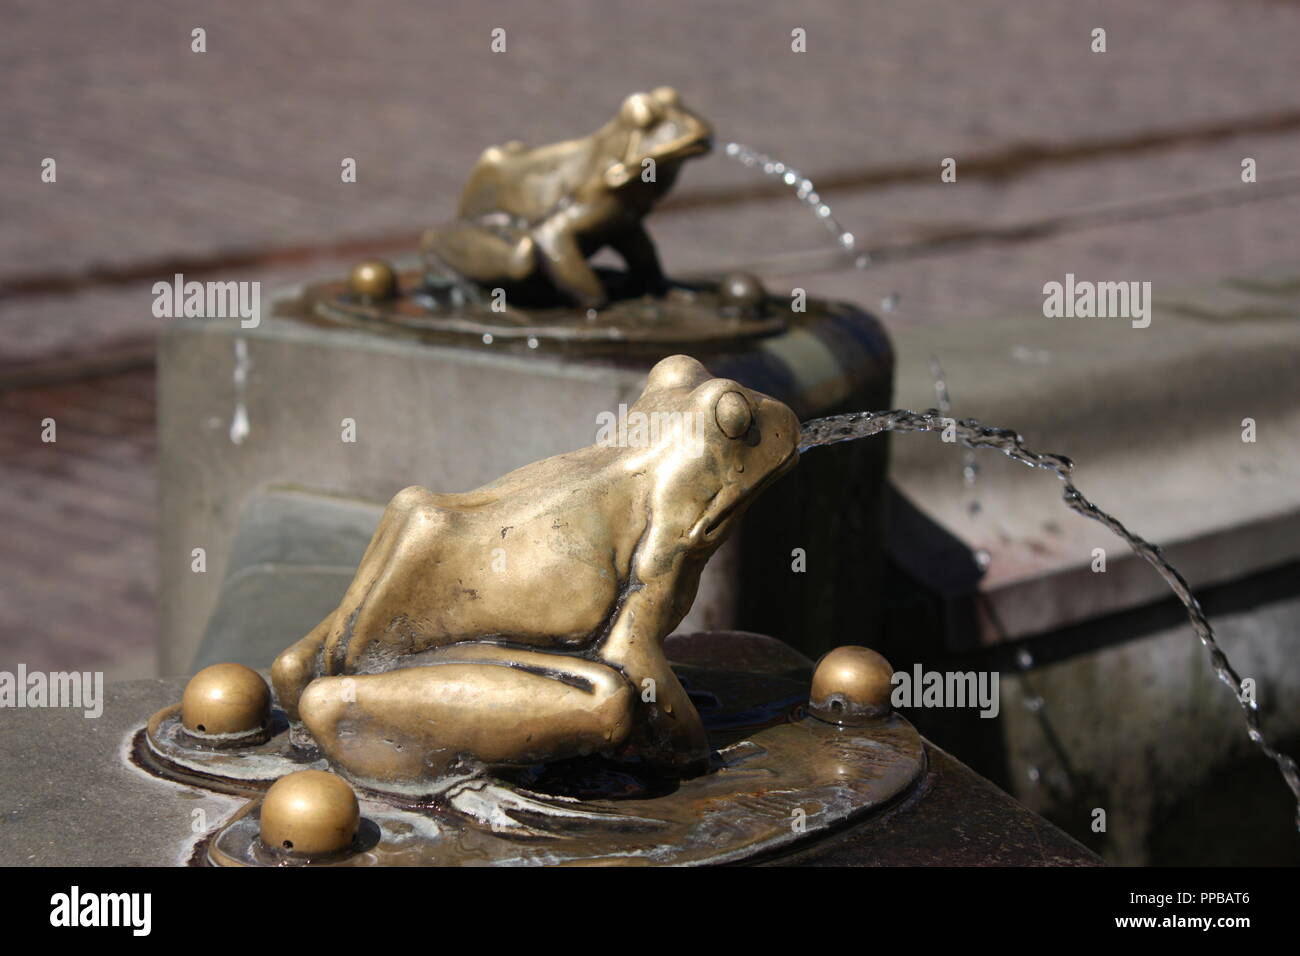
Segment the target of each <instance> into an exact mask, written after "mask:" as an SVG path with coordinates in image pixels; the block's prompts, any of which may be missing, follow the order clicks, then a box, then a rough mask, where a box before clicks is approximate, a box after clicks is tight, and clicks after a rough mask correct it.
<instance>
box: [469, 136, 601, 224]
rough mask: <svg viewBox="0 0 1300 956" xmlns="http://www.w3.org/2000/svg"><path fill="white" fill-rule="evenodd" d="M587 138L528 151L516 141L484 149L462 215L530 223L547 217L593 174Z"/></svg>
mask: <svg viewBox="0 0 1300 956" xmlns="http://www.w3.org/2000/svg"><path fill="white" fill-rule="evenodd" d="M590 165H591V154H590V147H589V141H588V140H586V139H574V140H567V141H565V142H562V143H552V144H550V145H548V146H539V147H537V148H535V149H529V148H528V147H526V146H524V144H523V143H520V142H518V141H517V140H516V141H512V142H509V143H506V144H505V145H503V146H492V147H489V148H488V149H486V150H484V152H483V154H482V155H481V156H480V157H479V159H478V162H477V163H475V164H474V169H473V170H472V171H471V172H470V177H469V182H467V183H466V184H465V190H464V192H463V193H462V194H461V200H460V216H461V218H464V219H474V218H479V217H482V216H488V215H492V214H494V213H506V214H507V215H509V216H511V217H512V218H515V219H521V220H523V221H524V222H526V223H528V224H532V223H535V222H537V221H539V220H540V219H542V218H544V217H545V216H546V215H547V214H549V213H550V212H551V211H552V210H554V209H555V208H556V207H557V206H559V204H560V202H561V200H562V199H563V198H564V197H565V196H569V195H572V193H573V192H574V190H575V189H576V188H577V187H578V186H579V185H580V184H581V183H582V181H583V180H584V178H585V177H586V176H587V174H588V172H589V167H590Z"/></svg>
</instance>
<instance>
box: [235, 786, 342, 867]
mask: <svg viewBox="0 0 1300 956" xmlns="http://www.w3.org/2000/svg"><path fill="white" fill-rule="evenodd" d="M260 822H261V834H260V835H261V839H262V842H263V844H265V845H266V846H267V847H270V848H273V849H275V850H278V851H281V852H284V853H292V854H294V855H295V856H304V857H319V856H328V855H329V854H332V853H339V852H342V851H343V850H346V849H348V847H350V846H351V845H352V840H353V837H355V836H356V833H357V826H358V824H359V823H360V822H361V808H360V806H359V805H358V804H357V795H356V794H355V793H353V792H352V788H351V787H349V786H348V785H347V783H346V782H345V781H344V780H342V779H340V778H339V777H338V776H336V775H335V774H332V773H326V772H325V771H323V770H299V771H298V772H296V773H290V774H286V775H285V776H283V777H281V778H280V779H279V780H277V781H276V782H275V783H274V784H272V785H271V789H270V790H268V791H267V792H266V796H265V797H264V798H263V800H262V807H261V821H260Z"/></svg>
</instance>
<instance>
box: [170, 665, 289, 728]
mask: <svg viewBox="0 0 1300 956" xmlns="http://www.w3.org/2000/svg"><path fill="white" fill-rule="evenodd" d="M270 716H271V691H270V689H269V688H268V687H267V686H266V681H265V680H263V679H262V675H261V674H259V673H257V671H255V670H253V669H252V668H251V667H245V666H244V665H243V664H213V665H212V666H211V667H205V668H204V669H203V670H201V671H199V672H198V673H197V674H195V675H194V676H193V677H192V678H190V682H189V683H188V684H186V685H185V694H184V695H183V697H182V698H181V720H182V723H183V724H184V726H185V730H186V731H187V732H188V733H190V734H192V735H195V736H198V737H201V738H204V739H207V740H208V742H209V743H219V742H220V741H221V740H222V739H223V738H225V739H230V740H232V741H234V740H237V739H240V738H245V737H249V736H255V735H258V734H260V733H262V732H264V731H265V730H266V729H267V724H268V721H269V720H270Z"/></svg>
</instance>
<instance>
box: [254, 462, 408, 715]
mask: <svg viewBox="0 0 1300 956" xmlns="http://www.w3.org/2000/svg"><path fill="white" fill-rule="evenodd" d="M429 497H430V493H429V492H428V491H427V490H426V489H424V488H421V487H419V486H415V485H413V486H411V487H409V488H404V489H403V490H402V491H399V492H398V493H397V494H396V495H395V496H394V497H393V500H392V501H391V502H389V504H388V507H387V508H386V509H384V514H383V516H382V517H381V518H380V519H379V526H378V527H377V528H376V529H375V533H374V536H373V537H372V538H371V539H370V544H369V545H368V546H367V547H366V553H365V554H364V555H363V556H362V558H361V563H360V565H359V566H358V567H357V573H356V575H355V576H354V577H353V579H352V583H351V584H350V585H349V586H348V590H347V592H346V593H345V594H344V596H343V600H342V601H340V602H339V606H338V607H337V608H336V609H335V610H333V611H331V612H330V613H329V614H328V615H327V616H326V617H325V619H324V620H323V621H321V622H320V623H319V624H317V625H316V626H315V627H314V628H313V629H312V630H311V632H310V633H308V634H307V636H306V637H304V638H302V639H301V640H299V641H297V642H295V643H294V644H292V645H290V646H289V647H287V648H286V649H285V650H283V651H281V652H280V655H279V656H278V657H277V658H276V659H275V662H274V663H273V664H272V665H271V684H272V686H273V687H274V688H275V695H276V698H277V699H278V700H279V703H280V706H281V707H282V708H284V711H285V713H286V714H287V715H288V717H289V719H290V720H291V721H295V722H296V721H297V720H298V698H299V697H300V696H301V695H302V692H303V691H304V690H305V689H306V687H307V685H308V684H309V683H311V682H312V681H313V680H315V679H316V678H317V677H320V676H321V675H322V674H328V673H330V672H331V670H333V669H335V668H333V667H332V663H333V657H334V655H335V653H336V652H338V651H346V647H347V639H348V638H349V637H350V636H351V634H352V625H353V624H355V618H356V615H357V612H358V611H359V610H360V608H361V607H362V605H363V604H364V603H365V601H366V599H367V597H368V596H369V595H370V593H371V591H372V590H373V588H374V584H375V581H376V580H377V579H378V578H379V577H380V575H381V573H382V572H383V571H384V570H385V568H386V567H387V566H388V565H389V564H390V559H391V555H392V552H393V550H394V548H395V547H396V545H397V543H398V540H399V538H400V534H401V532H402V530H403V529H404V528H405V526H406V519H407V516H408V515H409V514H410V512H411V511H412V509H414V508H417V507H419V506H421V505H422V504H424V503H425V502H426V501H427V500H428V498H429Z"/></svg>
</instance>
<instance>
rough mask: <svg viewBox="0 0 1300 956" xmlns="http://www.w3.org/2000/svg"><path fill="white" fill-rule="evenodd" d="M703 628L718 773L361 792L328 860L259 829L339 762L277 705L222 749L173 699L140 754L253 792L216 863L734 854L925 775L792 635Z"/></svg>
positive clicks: (186, 776)
mask: <svg viewBox="0 0 1300 956" xmlns="http://www.w3.org/2000/svg"><path fill="white" fill-rule="evenodd" d="M693 637H695V638H705V639H707V640H704V641H700V640H696V641H695V642H694V644H692V645H690V646H689V648H688V649H689V650H690V651H691V652H690V653H681V654H678V655H675V660H676V661H677V664H676V666H675V669H676V670H677V671H678V673H679V674H680V675H681V677H682V678H683V683H684V684H685V685H686V686H687V687H688V690H689V692H690V693H691V695H692V697H693V698H694V699H695V701H696V704H697V707H698V708H699V710H700V713H701V716H702V717H703V718H704V720H705V724H706V727H707V728H708V730H709V734H710V740H711V743H712V744H713V747H714V751H715V752H714V757H713V760H712V763H711V766H710V768H709V771H708V772H707V773H704V774H702V775H700V776H698V777H694V778H691V779H687V780H680V781H678V780H672V781H665V780H662V779H660V780H653V779H646V778H641V777H638V775H637V772H636V769H635V768H634V767H631V766H629V765H627V764H616V763H614V762H613V761H604V760H600V759H598V758H589V759H586V760H578V761H570V762H566V763H565V764H555V765H551V766H549V767H546V768H534V769H531V770H520V771H517V772H513V773H512V774H511V775H509V776H507V775H505V774H500V775H485V774H479V775H467V776H465V777H464V778H461V779H456V780H449V781H445V782H444V783H443V785H442V786H441V787H440V789H439V792H438V793H436V794H430V795H428V796H426V797H422V798H418V799H415V798H412V797H410V796H405V795H397V794H391V793H378V792H374V791H371V790H367V789H364V788H360V787H358V788H357V795H358V799H359V801H360V805H361V815H362V826H361V828H360V831H359V832H358V834H357V840H356V841H355V843H354V845H353V847H352V848H351V850H350V851H349V852H347V853H345V854H341V855H339V856H336V857H334V858H331V859H328V860H317V861H311V862H310V863H303V862H302V861H300V860H298V859H296V858H292V857H288V856H286V855H284V854H281V853H278V852H276V851H275V850H273V849H270V848H268V847H266V846H265V845H264V844H263V843H262V841H261V840H260V838H259V836H258V830H259V812H260V806H261V794H262V793H263V792H264V791H265V790H266V788H267V787H269V786H270V785H271V784H272V783H273V782H274V781H275V780H276V779H278V778H279V777H281V776H283V775H284V774H286V773H291V772H293V771H296V770H303V769H308V768H316V769H325V768H326V767H327V764H326V762H325V761H324V760H323V759H322V758H320V757H319V756H318V755H317V754H316V753H315V752H314V751H311V750H306V751H304V750H301V749H299V748H296V747H294V746H293V745H292V744H290V742H289V739H288V737H289V733H288V730H287V724H286V723H285V722H284V720H283V715H282V714H279V712H278V711H277V712H276V718H277V719H275V720H273V725H272V732H273V736H272V738H271V739H270V740H269V741H267V742H266V743H264V744H260V745H257V746H252V747H248V748H243V749H239V750H211V749H204V748H202V747H201V746H199V745H196V744H195V742H194V741H193V740H192V738H187V737H186V736H185V735H184V733H183V731H182V729H181V728H180V725H179V708H178V707H175V706H173V707H169V708H166V709H164V710H162V711H160V712H159V713H157V714H155V715H154V717H153V718H152V719H151V720H150V721H149V724H148V726H147V727H146V728H144V729H143V730H141V731H140V733H139V734H138V735H137V737H136V741H135V753H134V757H135V760H136V762H137V763H138V764H140V765H141V766H142V767H144V768H145V769H146V770H149V771H150V772H152V773H154V774H157V775H159V776H163V777H166V778H168V779H172V780H177V781H181V782H184V783H186V784H189V785H191V786H197V787H203V788H205V789H209V790H216V791H221V792H226V793H235V794H242V795H247V796H250V797H253V799H252V800H251V802H250V803H249V804H248V805H246V806H245V807H244V808H243V809H241V810H240V811H239V812H238V813H237V814H236V815H235V817H234V818H233V819H231V820H229V821H227V822H225V823H224V824H222V825H221V826H220V828H219V829H218V830H217V832H216V833H215V834H214V835H213V836H211V837H210V838H207V839H204V840H203V841H201V842H200V843H199V844H198V846H197V847H196V849H195V853H194V857H193V862H195V863H197V864H200V865H202V864H208V865H218V866H285V865H295V864H298V865H330V866H340V865H341V866H438V865H555V864H588V865H604V864H614V865H700V864H723V863H735V862H741V861H745V860H752V859H755V858H762V857H768V856H772V855H776V854H779V853H781V852H782V851H784V850H786V849H792V848H794V847H795V846H796V845H798V844H801V843H803V842H805V841H811V840H815V839H817V838H818V837H819V836H824V835H825V834H826V832H827V831H828V830H830V829H832V828H835V827H838V826H841V825H843V824H845V823H847V822H849V821H853V820H860V819H863V818H865V817H866V816H868V815H869V814H870V813H871V812H872V811H873V810H876V809H879V808H880V807H882V806H884V805H886V804H888V803H890V802H892V801H894V800H895V799H897V798H898V797H900V796H901V795H902V794H904V793H906V792H907V791H908V790H909V789H910V788H911V787H912V785H913V784H914V783H915V782H916V781H917V779H918V778H919V777H920V776H921V775H922V772H923V771H924V769H925V749H924V744H923V742H922V739H921V737H920V735H919V734H918V733H917V732H916V730H915V729H914V728H913V727H912V726H911V724H909V723H908V722H907V721H906V720H904V719H902V718H901V717H898V716H897V715H890V716H888V717H883V718H881V719H880V720H878V721H875V722H873V723H870V724H867V725H865V726H859V727H840V726H837V725H834V724H829V723H824V722H822V721H820V720H817V719H815V718H813V717H809V716H806V715H805V714H804V711H803V706H802V701H803V700H804V699H805V698H806V695H807V688H808V683H807V678H806V677H805V676H804V674H805V670H804V668H803V666H802V661H801V660H799V658H798V655H796V654H795V652H793V651H792V650H791V649H789V648H788V647H786V646H785V645H783V644H781V643H780V642H778V641H775V640H773V639H772V638H766V637H762V636H760V635H749V634H741V633H739V632H715V633H711V634H707V635H694V636H693ZM670 640H672V639H670ZM678 646H679V649H687V648H686V646H685V645H682V644H681V643H680V642H679V645H678ZM701 648H704V649H705V653H703V654H701V653H700V650H701ZM683 658H685V659H687V660H690V661H691V663H689V664H688V663H685V662H684V661H683ZM705 659H708V663H707V664H705V663H703V660H705ZM718 664H721V665H723V666H716V665H718ZM709 665H714V666H709ZM737 665H743V666H744V667H745V668H746V669H745V670H739V669H733V668H735V667H736V666H737ZM791 665H794V666H793V668H792V666H791Z"/></svg>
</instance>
